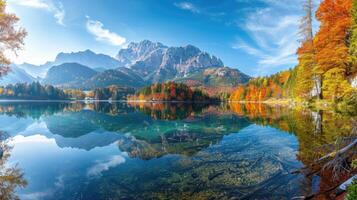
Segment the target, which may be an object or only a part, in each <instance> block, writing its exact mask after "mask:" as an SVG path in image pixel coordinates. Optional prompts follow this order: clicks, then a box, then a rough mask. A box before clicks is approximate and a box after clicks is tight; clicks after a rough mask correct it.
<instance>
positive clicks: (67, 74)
mask: <svg viewBox="0 0 357 200" xmlns="http://www.w3.org/2000/svg"><path fill="white" fill-rule="evenodd" d="M97 73H98V72H96V71H94V70H93V69H91V68H89V67H87V66H84V65H80V64H77V63H65V64H61V65H58V66H54V67H52V68H51V69H50V70H49V71H48V73H47V75H46V77H45V79H44V80H43V83H46V84H51V85H57V86H72V85H77V84H80V83H82V82H83V81H86V80H87V79H89V78H91V77H93V76H95V75H96V74H97Z"/></svg>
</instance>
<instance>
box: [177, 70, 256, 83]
mask: <svg viewBox="0 0 357 200" xmlns="http://www.w3.org/2000/svg"><path fill="white" fill-rule="evenodd" d="M249 79H250V77H249V76H248V75H246V74H244V73H242V72H240V71H239V70H237V69H231V68H228V67H219V68H208V69H204V70H201V71H198V72H196V73H193V74H190V75H188V76H186V77H183V78H177V79H174V81H178V82H184V83H186V84H188V85H190V86H206V87H235V86H238V85H239V84H242V83H247V82H248V81H249Z"/></svg>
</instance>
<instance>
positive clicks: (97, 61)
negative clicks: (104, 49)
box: [53, 50, 121, 69]
mask: <svg viewBox="0 0 357 200" xmlns="http://www.w3.org/2000/svg"><path fill="white" fill-rule="evenodd" d="M70 62H71V63H78V64H81V65H85V66H87V67H89V68H92V69H95V68H104V69H115V68H118V67H120V66H121V64H120V62H119V61H118V60H116V59H115V58H112V57H110V56H108V55H105V54H96V53H94V52H93V51H91V50H86V51H79V52H72V53H59V54H58V55H57V57H56V59H55V61H54V62H53V64H57V65H58V64H63V63H70Z"/></svg>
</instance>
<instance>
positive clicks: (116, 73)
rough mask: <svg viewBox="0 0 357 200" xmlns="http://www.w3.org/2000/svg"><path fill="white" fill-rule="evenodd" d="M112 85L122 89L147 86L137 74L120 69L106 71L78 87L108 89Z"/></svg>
mask: <svg viewBox="0 0 357 200" xmlns="http://www.w3.org/2000/svg"><path fill="white" fill-rule="evenodd" d="M111 85H118V86H122V87H134V88H137V87H143V86H145V85H146V84H145V81H144V80H143V79H142V78H141V77H140V76H138V75H137V74H136V73H134V72H132V71H131V70H129V69H126V68H119V69H117V70H112V69H111V70H106V71H104V72H102V73H99V74H97V75H95V76H93V77H91V78H90V79H88V80H85V81H84V82H82V84H79V85H78V86H79V87H81V88H88V89H90V88H97V87H107V86H111Z"/></svg>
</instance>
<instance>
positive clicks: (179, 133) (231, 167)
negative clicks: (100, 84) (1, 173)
mask: <svg viewBox="0 0 357 200" xmlns="http://www.w3.org/2000/svg"><path fill="white" fill-rule="evenodd" d="M153 107H154V106H153ZM164 111H165V112H164ZM177 116H179V117H177ZM258 119H259V120H257V119H256V118H252V117H248V114H246V115H244V114H243V115H242V114H239V113H238V114H237V112H232V111H231V110H230V109H226V108H225V107H224V106H206V105H202V106H197V108H194V109H192V106H190V105H172V106H170V107H165V109H162V110H157V109H156V110H155V109H150V106H148V107H146V108H145V109H143V108H141V109H140V108H139V107H132V106H129V105H126V104H123V103H121V104H109V103H101V104H98V105H92V104H88V105H86V104H83V103H24V102H22V103H1V104H0V131H2V134H5V135H6V136H7V137H6V138H7V139H5V140H3V141H2V143H3V144H2V145H6V146H7V147H10V148H11V149H9V150H8V151H7V153H8V154H9V157H8V158H7V159H6V160H5V162H4V163H3V164H2V165H1V169H6V168H15V169H18V170H19V171H20V172H21V173H23V176H22V177H17V178H18V179H22V180H25V181H26V182H27V185H26V186H24V187H15V189H14V190H9V191H8V192H9V193H13V195H15V196H18V197H20V199H46V200H47V199H49V200H50V199H66V200H70V199H98V200H100V199H291V198H292V197H295V196H301V195H307V194H309V193H310V192H312V191H314V190H316V187H318V185H317V186H316V184H318V182H319V177H313V178H307V177H305V176H304V175H301V174H292V173H291V172H292V171H294V170H296V169H299V168H300V167H302V166H303V165H304V163H303V161H304V159H301V158H300V159H298V158H297V155H299V154H301V153H303V152H299V151H302V150H303V149H302V147H301V144H300V143H301V141H302V140H300V139H299V137H300V136H299V134H296V133H294V132H291V131H283V130H282V129H281V128H280V129H279V128H274V127H277V126H276V124H277V123H275V124H274V123H271V124H267V123H262V122H261V121H262V120H261V119H260V117H259V118H258ZM268 121H269V120H268ZM262 124H264V125H262ZM14 185H15V186H16V183H14Z"/></svg>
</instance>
